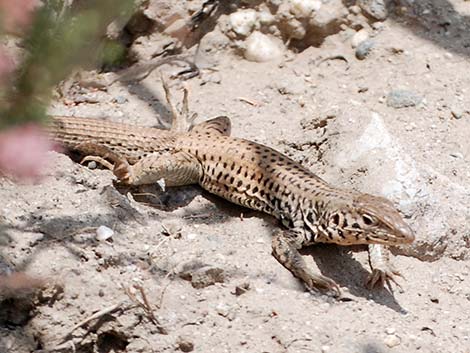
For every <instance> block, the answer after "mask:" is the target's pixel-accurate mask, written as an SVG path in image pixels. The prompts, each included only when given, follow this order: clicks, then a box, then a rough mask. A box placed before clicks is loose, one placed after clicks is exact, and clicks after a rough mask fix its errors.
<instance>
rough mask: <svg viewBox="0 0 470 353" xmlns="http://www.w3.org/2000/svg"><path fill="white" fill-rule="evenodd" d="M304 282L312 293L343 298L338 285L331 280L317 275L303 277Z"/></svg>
mask: <svg viewBox="0 0 470 353" xmlns="http://www.w3.org/2000/svg"><path fill="white" fill-rule="evenodd" d="M302 280H303V281H304V283H305V286H306V287H307V289H309V290H310V291H313V292H317V293H318V292H320V293H324V294H327V295H331V296H333V297H335V298H338V297H340V296H341V290H340V288H339V286H338V284H337V283H336V282H335V281H333V280H332V279H331V278H328V277H325V276H322V275H317V274H315V275H312V276H308V277H303V278H302Z"/></svg>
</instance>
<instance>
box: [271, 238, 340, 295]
mask: <svg viewBox="0 0 470 353" xmlns="http://www.w3.org/2000/svg"><path fill="white" fill-rule="evenodd" d="M301 247H302V236H301V234H298V233H295V232H293V231H285V232H282V231H279V232H277V233H276V234H275V235H274V237H273V241H272V250H273V255H274V257H275V258H276V259H277V260H278V261H279V262H280V263H281V264H282V265H283V266H284V267H285V268H287V269H288V270H289V271H290V272H292V274H293V275H294V276H295V277H297V278H299V279H301V280H302V281H303V282H304V284H305V286H306V287H307V288H308V289H309V290H312V291H315V292H322V293H325V294H332V295H333V296H334V297H339V296H340V294H341V291H340V289H339V286H338V285H337V284H336V282H335V281H333V280H332V279H330V278H328V277H325V276H322V275H321V274H317V273H314V272H313V271H312V270H311V269H310V268H308V267H307V264H306V263H305V261H304V259H303V258H302V256H301V255H300V253H299V251H298V249H300V248H301Z"/></svg>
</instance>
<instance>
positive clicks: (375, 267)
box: [366, 244, 403, 291]
mask: <svg viewBox="0 0 470 353" xmlns="http://www.w3.org/2000/svg"><path fill="white" fill-rule="evenodd" d="M369 263H370V267H371V269H372V273H371V274H370V275H369V276H368V278H367V281H366V286H367V287H368V288H370V289H373V288H382V287H385V285H386V286H387V287H388V289H389V290H390V291H392V282H393V283H395V285H396V286H397V287H398V288H399V289H400V290H403V288H402V287H401V285H400V284H399V283H398V282H397V281H396V277H398V276H399V277H403V276H402V275H401V273H400V272H399V271H398V270H396V269H395V268H394V267H393V265H392V264H391V263H390V251H389V250H388V249H386V248H385V247H384V246H383V245H378V244H374V245H369Z"/></svg>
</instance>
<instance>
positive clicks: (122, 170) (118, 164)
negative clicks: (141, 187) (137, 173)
mask: <svg viewBox="0 0 470 353" xmlns="http://www.w3.org/2000/svg"><path fill="white" fill-rule="evenodd" d="M113 173H114V175H115V176H116V177H117V178H118V180H119V181H120V182H122V183H124V184H129V185H130V184H132V180H133V174H132V170H131V166H130V165H129V163H128V162H127V160H126V159H125V158H120V159H118V160H116V161H115V163H114V169H113Z"/></svg>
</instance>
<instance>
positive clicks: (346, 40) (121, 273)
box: [0, 0, 470, 353]
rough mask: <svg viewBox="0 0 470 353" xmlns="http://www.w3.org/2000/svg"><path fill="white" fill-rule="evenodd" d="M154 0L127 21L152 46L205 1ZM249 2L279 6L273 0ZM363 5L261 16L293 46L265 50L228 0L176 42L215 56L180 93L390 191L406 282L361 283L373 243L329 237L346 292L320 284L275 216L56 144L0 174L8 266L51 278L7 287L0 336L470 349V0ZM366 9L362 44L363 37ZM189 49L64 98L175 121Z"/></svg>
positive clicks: (353, 183)
mask: <svg viewBox="0 0 470 353" xmlns="http://www.w3.org/2000/svg"><path fill="white" fill-rule="evenodd" d="M149 3H150V5H148V6H147V7H145V6H144V7H142V9H143V10H142V11H141V12H140V13H139V16H140V17H139V16H137V17H136V18H137V20H138V21H137V22H136V19H134V23H133V24H132V26H130V25H129V26H128V27H127V28H126V29H125V30H126V31H127V32H126V33H127V34H128V35H129V36H130V37H132V45H131V47H130V51H131V54H132V55H133V57H134V58H135V60H138V62H145V60H148V59H149V58H151V57H152V55H153V54H155V53H158V52H160V51H161V48H162V47H164V46H165V44H168V43H172V41H175V39H174V37H178V36H180V35H181V33H185V28H184V27H183V28H179V29H178V21H176V22H173V23H172V25H173V27H176V28H177V30H175V31H173V32H172V31H168V30H167V31H166V32H164V31H163V30H161V28H165V26H163V25H164V24H165V21H164V20H165V19H167V20H168V18H170V15H174V14H176V15H175V16H173V17H171V18H172V19H173V20H174V19H175V18H176V19H178V16H179V17H180V18H183V19H187V18H188V16H189V15H190V14H191V13H194V12H195V11H197V10H198V9H200V8H201V6H202V1H188V2H184V1H182V2H178V5H171V4H172V2H170V1H150V2H149ZM245 3H246V4H245V5H244V6H242V5H240V4H239V5H238V9H242V8H245V9H254V10H256V11H261V10H260V9H263V8H265V7H266V6H268V5H269V6H271V7H269V9H270V11H272V12H273V13H275V11H274V10H273V8H274V7H273V6H274V5H272V4H274V3H276V2H275V1H271V2H266V3H264V2H262V1H246V2H245ZM277 3H281V1H278V2H277ZM358 3H360V4H366V5H367V4H369V10H370V6H372V5H374V6H379V5H380V3H381V1H376V2H374V1H359V2H358ZM267 4H268V5H267ZM371 4H372V5H371ZM346 5H353V4H351V3H347V2H346V3H342V2H340V1H338V2H335V1H333V0H331V1H330V2H327V1H325V2H324V3H323V7H322V8H321V9H317V10H316V11H317V17H318V18H320V15H321V16H327V15H331V16H333V17H334V18H335V19H336V20H335V21H336V22H335V21H333V22H328V26H326V25H325V26H324V27H321V28H320V27H319V25H318V26H317V25H312V24H311V22H308V23H309V24H305V23H306V22H305V21H304V22H302V21H303V20H302V21H300V20H299V23H301V25H303V26H304V27H302V28H304V29H305V30H306V35H305V37H303V38H298V39H296V37H295V36H297V37H301V35H297V34H295V33H298V31H300V30H301V29H299V28H297V29H296V31H297V32H295V33H294V32H292V29H289V28H290V27H289V25H290V22H288V21H290V20H289V19H288V20H285V19H282V20H278V22H274V24H271V26H274V27H275V28H274V29H273V28H271V27H269V26H268V27H267V29H266V28H264V27H263V25H260V26H259V30H260V32H263V33H264V34H269V35H271V36H272V38H274V39H275V40H273V43H275V44H276V49H275V52H274V53H278V51H277V50H279V52H280V53H281V54H280V56H279V57H277V58H276V57H273V60H270V61H266V62H253V61H248V60H246V59H245V58H244V55H246V52H245V51H244V50H246V49H245V47H244V46H243V43H245V44H246V41H245V37H246V35H245V36H243V35H239V34H234V33H231V32H230V31H231V30H230V28H228V27H230V25H229V24H230V17H229V16H230V14H231V13H234V12H235V11H237V8H236V7H235V6H232V7H228V8H222V9H219V10H217V11H215V12H214V13H213V14H212V16H211V17H210V18H209V19H208V20H206V22H204V23H203V24H204V26H201V28H200V31H202V30H204V31H205V32H203V33H199V34H198V35H199V37H197V36H196V35H194V36H193V37H192V39H191V40H192V41H194V42H195V43H199V45H196V44H195V45H192V43H191V42H190V41H189V42H187V43H184V41H183V44H181V42H180V43H179V46H178V45H176V46H175V47H176V48H178V49H177V52H179V53H181V55H184V56H185V57H187V58H189V59H190V60H193V61H194V62H195V64H196V65H197V66H198V67H199V69H200V73H199V75H197V76H195V77H193V78H189V79H186V80H183V79H182V78H181V76H176V77H175V78H174V79H172V80H170V85H171V88H172V91H173V93H174V96H175V98H176V99H177V100H179V99H180V97H181V89H180V88H181V87H182V85H186V86H187V87H188V88H189V90H190V108H191V110H192V111H194V112H197V113H198V120H197V121H203V120H205V119H207V118H210V117H214V116H217V115H227V116H229V117H230V118H231V120H232V123H233V130H232V135H234V136H237V137H243V138H247V139H251V140H254V141H257V142H260V143H263V144H266V145H269V146H271V147H274V148H275V149H277V150H279V151H281V152H283V153H286V154H288V155H289V156H291V157H292V158H294V159H295V160H298V161H300V162H302V163H303V164H304V165H305V166H307V167H308V168H310V169H311V170H312V171H313V172H315V173H316V174H318V175H320V176H321V177H322V178H324V179H325V180H327V181H329V182H330V183H332V184H333V185H336V186H339V187H345V188H354V189H357V190H361V191H365V192H369V193H373V194H377V195H384V196H386V197H388V198H390V199H391V200H393V201H394V202H395V203H396V204H397V206H398V207H399V209H400V210H401V211H402V213H403V214H404V216H405V217H406V219H407V221H408V222H409V224H410V225H411V226H412V228H413V229H414V230H415V231H416V237H417V239H416V242H415V243H413V244H412V245H410V246H406V247H400V248H396V249H393V252H394V254H395V255H396V256H395V258H394V264H395V266H396V267H397V269H398V270H399V271H400V272H401V273H402V274H403V275H404V277H405V278H406V280H405V279H399V281H400V283H401V285H402V288H403V289H402V290H400V289H399V288H398V287H397V286H393V292H390V291H389V290H386V289H382V290H372V291H371V290H369V289H367V288H365V287H364V281H365V279H366V277H367V275H368V273H369V267H368V259H367V253H366V252H365V251H364V249H363V248H361V247H357V248H350V247H339V246H332V245H318V246H315V247H312V248H311V249H308V250H307V251H305V252H304V255H305V258H306V260H307V261H308V262H309V263H310V264H311V266H312V267H314V268H318V270H319V271H321V272H322V273H323V274H324V275H326V276H328V277H331V278H332V279H334V280H335V281H336V282H337V283H338V284H339V285H340V286H341V288H342V291H343V295H344V298H345V299H343V300H335V299H333V298H329V297H326V296H323V295H320V294H312V293H309V292H306V290H305V288H304V287H303V285H302V284H301V283H300V282H299V281H298V280H297V279H295V278H294V277H293V276H292V275H291V274H290V272H288V271H287V270H286V269H284V268H283V267H282V266H281V265H280V264H279V263H278V262H277V261H276V260H275V259H274V257H272V256H271V234H272V232H273V231H274V230H275V229H276V227H278V226H279V225H278V224H277V222H276V221H275V220H273V219H272V218H271V217H268V216H265V215H262V214H260V213H257V212H252V211H250V210H246V209H243V208H241V207H237V206H234V205H232V204H230V203H228V202H226V201H224V200H222V199H219V198H217V197H214V196H211V195H209V194H207V193H206V192H203V191H202V190H201V189H200V188H199V187H197V186H188V187H182V188H177V189H170V190H167V191H166V192H162V191H161V190H159V188H158V186H152V187H144V188H140V189H138V190H128V189H123V188H122V187H120V186H118V185H116V184H115V183H113V180H114V177H113V175H112V173H111V172H110V171H107V170H102V169H90V168H88V167H87V166H82V165H80V164H78V163H76V162H73V161H72V160H71V159H70V158H69V157H68V156H66V155H63V154H59V153H55V152H51V153H50V161H51V163H50V166H49V168H48V169H47V171H46V172H45V173H46V175H45V178H44V179H43V180H42V181H41V182H40V183H39V184H37V185H18V184H15V183H12V182H10V181H8V180H5V179H4V180H1V181H0V185H1V188H0V198H1V200H2V203H1V204H0V221H1V228H0V237H1V239H0V240H1V253H0V256H1V258H0V265H1V271H2V273H10V272H12V271H20V272H26V273H27V274H28V275H29V276H33V277H35V278H43V279H46V280H47V281H48V283H49V284H48V285H47V288H46V289H44V290H41V291H39V292H38V291H35V292H34V293H33V294H31V293H28V291H24V292H25V293H22V292H21V291H18V290H17V291H14V292H13V293H2V294H1V298H0V299H1V301H0V352H47V351H63V352H173V351H183V352H189V351H194V352H364V353H372V352H414V351H420V352H466V353H468V352H470V321H469V317H470V276H469V273H470V211H469V206H470V139H469V136H470V103H469V101H468V95H469V94H470V74H469V73H470V37H469V35H468V33H470V2H468V1H467V2H466V1H460V0H456V1H452V2H451V3H447V2H446V1H439V0H436V1H431V0H429V1H420V2H416V3H415V2H411V1H410V2H406V1H403V2H400V3H398V2H397V3H396V4H395V5H394V6H393V7H390V8H389V9H388V17H387V18H386V19H380V20H377V19H373V18H371V17H370V13H367V9H368V8H367V6H366V5H364V6H363V8H362V9H361V8H359V7H358V6H352V7H351V6H349V7H347V6H346ZM328 6H330V7H328ZM156 9H161V10H159V11H157V10H156ZM322 9H325V12H321V11H322ZM375 9H377V7H376V8H375ZM327 10H328V11H330V10H331V13H330V12H328V13H327ZM333 10H334V11H336V12H334V11H333ZM379 10H380V8H379ZM279 11H280V10H278V12H279ZM369 12H370V11H369ZM276 16H277V15H276ZM335 16H336V17H335ZM279 18H280V17H279ZM145 21H148V22H149V23H150V24H148V23H146V22H145ZM283 21H284V22H283ZM286 21H287V22H286ZM136 23H138V24H140V25H141V26H140V27H139V26H138V25H136ZM286 23H287V24H286ZM331 23H333V25H331ZM143 24H146V25H145V26H144V25H143ZM315 26H317V27H315ZM227 28H228V29H227ZM318 28H320V29H318ZM361 28H364V29H366V31H367V32H368V38H366V40H367V41H369V42H368V43H366V44H364V43H363V41H362V42H360V44H361V43H362V47H361V50H365V56H364V57H361V53H359V54H358V53H357V50H358V49H356V48H353V47H352V45H351V43H352V40H353V38H354V36H356V39H357V35H356V33H357V31H359V30H361ZM255 29H256V25H253V28H249V31H248V32H251V31H253V30H255ZM315 30H316V31H317V32H314V31H315ZM289 31H291V32H289ZM170 32H171V33H170ZM232 32H233V28H232ZM168 33H170V34H172V35H173V37H171V36H170V35H169V34H168ZM175 33H176V34H175ZM292 33H294V34H295V35H294V34H292ZM315 33H316V34H315ZM248 34H249V33H248ZM286 35H288V36H290V37H292V38H291V39H292V40H291V41H289V43H290V44H289V45H288V46H286V42H287V39H286ZM315 35H316V36H315ZM306 38H310V39H311V38H316V40H307V39H306ZM180 39H181V38H180ZM173 43H174V42H173ZM188 43H189V44H188ZM279 43H280V44H279ZM273 56H275V55H273ZM357 56H359V57H361V58H362V60H359V59H358V58H357ZM186 66H187V65H185V64H184V63H180V64H179V65H174V64H172V65H163V66H161V67H160V68H159V69H157V70H154V71H152V72H151V73H150V74H149V75H148V76H147V77H146V78H144V79H142V80H140V81H138V80H129V81H125V82H120V81H116V82H113V83H111V84H107V85H104V86H103V85H98V83H99V82H103V80H104V78H109V77H110V76H112V75H116V74H115V73H101V74H96V73H89V74H87V75H85V74H83V76H81V77H82V78H77V77H74V78H73V79H71V81H70V83H68V84H65V85H64V87H62V92H63V93H64V96H62V97H59V96H58V98H57V99H56V101H55V102H54V103H53V104H52V105H51V107H50V113H51V114H60V115H70V116H92V117H106V118H108V119H110V120H113V121H122V122H130V123H133V124H139V125H148V126H164V125H165V124H167V123H168V119H169V112H168V109H167V107H166V104H165V100H164V98H163V91H162V87H161V81H160V72H163V73H164V74H165V75H166V76H170V75H176V74H177V73H178V72H180V71H181V70H182V69H184V68H186ZM118 73H119V72H118ZM83 77H85V78H83ZM90 77H91V78H90ZM112 77H114V76H112ZM90 82H91V84H90ZM93 82H94V83H95V84H94V85H93ZM85 83H86V84H85ZM93 86H94V87H93ZM100 226H106V227H108V228H110V229H111V230H112V231H113V234H112V236H111V237H109V238H107V239H103V238H106V237H107V236H108V235H109V234H110V233H109V234H107V232H109V229H104V231H103V228H101V230H100V231H98V233H99V234H100V236H97V229H98V227H100ZM100 237H102V238H101V240H98V239H97V238H100ZM21 280H22V279H21V278H20V279H19V281H20V282H21ZM23 280H24V279H23ZM18 287H21V283H19V284H18ZM95 313H98V314H97V315H96V317H92V315H94V314H95ZM87 318H90V320H89V321H88V322H86V321H85V322H83V321H84V320H86V319H87ZM80 323H81V325H79V324H80Z"/></svg>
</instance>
